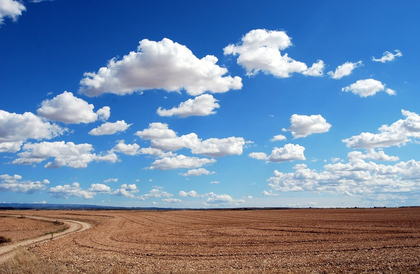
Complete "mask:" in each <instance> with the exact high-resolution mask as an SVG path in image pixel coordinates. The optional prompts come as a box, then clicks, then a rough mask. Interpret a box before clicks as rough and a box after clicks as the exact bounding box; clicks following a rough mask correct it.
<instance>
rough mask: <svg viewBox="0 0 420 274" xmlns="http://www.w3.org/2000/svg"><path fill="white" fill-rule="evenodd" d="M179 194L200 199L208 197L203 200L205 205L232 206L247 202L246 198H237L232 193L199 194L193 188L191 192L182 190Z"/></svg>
mask: <svg viewBox="0 0 420 274" xmlns="http://www.w3.org/2000/svg"><path fill="white" fill-rule="evenodd" d="M178 195H179V196H181V197H191V198H200V199H203V198H207V199H206V201H204V202H203V205H205V206H232V205H240V204H243V203H245V201H244V200H235V199H233V198H232V197H231V196H230V195H227V194H216V193H213V192H209V193H205V194H198V193H197V192H196V191H195V190H191V191H189V192H185V191H183V190H181V191H180V192H179V194H178Z"/></svg>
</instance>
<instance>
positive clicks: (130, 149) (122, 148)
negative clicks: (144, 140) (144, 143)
mask: <svg viewBox="0 0 420 274" xmlns="http://www.w3.org/2000/svg"><path fill="white" fill-rule="evenodd" d="M139 149H140V146H139V145H138V144H132V145H130V144H126V143H125V142H124V140H120V141H118V144H117V145H116V146H115V147H114V148H113V149H112V151H116V152H120V153H123V154H126V155H132V156H134V155H138V154H140V153H141V152H140V150H139Z"/></svg>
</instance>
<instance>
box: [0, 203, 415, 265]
mask: <svg viewBox="0 0 420 274" xmlns="http://www.w3.org/2000/svg"><path fill="white" fill-rule="evenodd" d="M9 213H10V211H9ZM13 214H21V212H16V211H13ZM22 214H25V215H34V216H35V215H36V216H44V217H48V218H51V219H54V218H57V219H67V220H76V221H82V222H87V223H90V224H91V225H92V226H93V228H92V229H89V230H86V231H83V232H81V233H73V234H69V235H67V236H66V237H63V238H61V239H59V240H56V241H44V242H42V243H38V244H34V245H32V248H31V251H32V252H33V253H34V254H36V255H37V256H39V258H40V259H41V260H43V261H44V262H46V263H48V262H50V263H56V264H60V265H63V266H64V267H65V268H66V271H67V273H92V272H94V271H93V270H95V273H106V272H107V271H108V270H109V269H110V268H112V267H115V266H119V267H120V269H124V270H127V273H169V272H176V273H189V272H203V273H215V272H216V273H226V272H227V273H230V272H235V273H236V272H238V273H264V272H266V273H361V272H369V273H420V208H395V209H392V208H390V209H382V208H381V209H294V210H292V209H290V210H197V211H192V210H189V211H128V210H127V211H23V212H22ZM0 215H3V212H0ZM15 220H16V221H17V222H19V219H15Z"/></svg>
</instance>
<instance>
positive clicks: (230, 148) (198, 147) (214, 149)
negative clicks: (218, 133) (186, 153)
mask: <svg viewBox="0 0 420 274" xmlns="http://www.w3.org/2000/svg"><path fill="white" fill-rule="evenodd" d="M135 135H137V136H139V137H140V138H142V139H145V140H150V145H151V147H152V148H155V149H159V150H161V151H175V150H179V149H182V148H188V149H191V152H192V153H193V154H199V155H204V156H209V157H223V156H227V155H241V154H242V151H243V146H244V145H245V143H246V142H245V140H244V139H243V138H242V137H228V138H222V139H218V138H210V139H207V140H204V141H202V140H201V139H199V138H198V136H197V134H195V133H189V134H186V135H182V136H177V133H176V132H175V131H173V130H171V129H169V127H168V125H167V124H163V123H151V124H150V125H149V128H147V129H145V130H142V131H137V132H136V133H135Z"/></svg>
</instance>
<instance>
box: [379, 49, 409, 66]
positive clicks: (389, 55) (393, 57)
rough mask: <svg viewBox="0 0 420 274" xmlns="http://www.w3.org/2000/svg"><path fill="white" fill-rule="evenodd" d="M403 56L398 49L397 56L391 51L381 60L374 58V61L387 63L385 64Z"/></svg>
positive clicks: (386, 52) (385, 53)
mask: <svg viewBox="0 0 420 274" xmlns="http://www.w3.org/2000/svg"><path fill="white" fill-rule="evenodd" d="M401 56H402V53H401V51H399V50H397V49H396V50H395V54H393V53H391V52H389V51H385V52H384V54H383V56H382V57H381V58H379V59H376V58H375V57H372V61H374V62H381V63H385V62H389V61H393V60H394V59H395V57H401Z"/></svg>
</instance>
